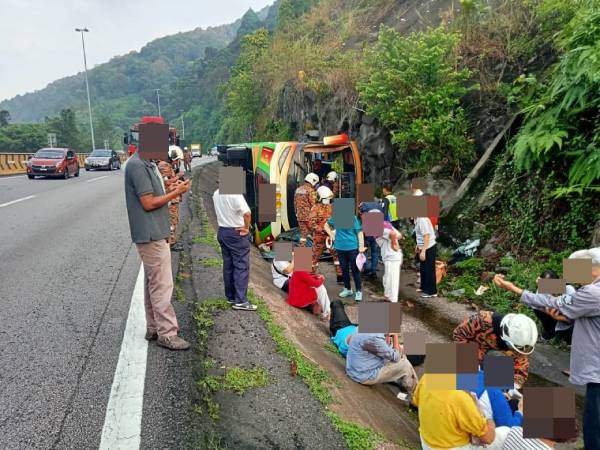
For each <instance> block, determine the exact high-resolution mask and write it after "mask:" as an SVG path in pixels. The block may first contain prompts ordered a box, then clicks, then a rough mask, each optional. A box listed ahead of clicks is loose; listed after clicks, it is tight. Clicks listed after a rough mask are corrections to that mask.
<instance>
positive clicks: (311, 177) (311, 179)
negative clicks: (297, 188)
mask: <svg viewBox="0 0 600 450" xmlns="http://www.w3.org/2000/svg"><path fill="white" fill-rule="evenodd" d="M304 181H306V182H307V183H310V184H311V186H313V187H314V186H315V185H316V184H317V183H318V182H319V176H318V175H317V174H316V173H312V172H311V173H309V174H308V175H306V176H305V177H304Z"/></svg>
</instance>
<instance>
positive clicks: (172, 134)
mask: <svg viewBox="0 0 600 450" xmlns="http://www.w3.org/2000/svg"><path fill="white" fill-rule="evenodd" d="M146 123H161V124H163V123H166V122H165V119H164V118H163V117H162V116H143V117H142V118H141V120H140V122H139V123H136V124H133V125H132V126H131V127H130V128H129V131H128V132H127V133H124V134H123V144H124V145H125V146H126V147H125V149H124V150H127V154H128V155H129V156H132V155H133V154H134V153H135V152H136V151H137V149H138V145H139V142H140V132H139V129H140V128H139V127H140V125H141V124H146ZM169 145H176V146H178V147H181V146H182V145H183V142H182V140H181V139H180V138H179V134H178V133H177V129H176V128H173V127H170V128H169Z"/></svg>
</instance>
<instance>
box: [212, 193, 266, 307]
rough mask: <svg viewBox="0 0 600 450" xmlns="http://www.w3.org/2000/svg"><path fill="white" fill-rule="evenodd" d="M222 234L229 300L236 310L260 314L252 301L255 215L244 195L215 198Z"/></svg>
mask: <svg viewBox="0 0 600 450" xmlns="http://www.w3.org/2000/svg"><path fill="white" fill-rule="evenodd" d="M213 203H214V206H215V213H216V215H217V223H218V224H219V231H218V233H217V239H218V241H219V245H220V246H221V253H222V255H223V282H224V284H225V296H226V297H227V301H228V302H229V303H230V304H231V305H232V308H233V309H238V310H241V311H256V305H252V304H250V302H249V301H248V297H247V293H248V279H249V278H250V221H251V213H250V207H249V206H248V203H246V199H245V198H244V196H243V195H242V194H221V193H219V190H218V189H217V190H216V191H215V193H214V194H213Z"/></svg>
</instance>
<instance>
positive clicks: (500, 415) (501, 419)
mask: <svg viewBox="0 0 600 450" xmlns="http://www.w3.org/2000/svg"><path fill="white" fill-rule="evenodd" d="M475 394H476V395H477V399H478V401H479V406H480V409H481V411H482V413H483V415H484V416H485V417H486V418H487V419H493V420H494V423H495V424H496V426H497V427H516V426H521V425H522V424H523V412H522V410H521V411H519V410H518V408H516V410H515V411H513V409H512V408H511V405H510V403H509V400H508V399H507V398H506V395H505V394H504V393H503V392H502V389H499V388H494V387H486V386H485V385H484V375H483V370H479V388H478V389H477V391H475ZM520 401H521V402H522V401H523V397H521V400H520Z"/></svg>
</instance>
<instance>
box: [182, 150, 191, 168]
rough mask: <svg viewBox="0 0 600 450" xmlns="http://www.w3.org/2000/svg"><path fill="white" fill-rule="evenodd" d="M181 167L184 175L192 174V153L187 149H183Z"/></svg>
mask: <svg viewBox="0 0 600 450" xmlns="http://www.w3.org/2000/svg"><path fill="white" fill-rule="evenodd" d="M183 167H184V168H185V171H186V173H192V151H191V150H190V149H189V148H187V147H184V148H183Z"/></svg>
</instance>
